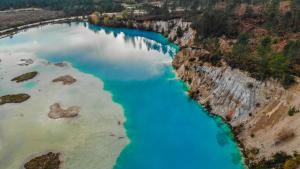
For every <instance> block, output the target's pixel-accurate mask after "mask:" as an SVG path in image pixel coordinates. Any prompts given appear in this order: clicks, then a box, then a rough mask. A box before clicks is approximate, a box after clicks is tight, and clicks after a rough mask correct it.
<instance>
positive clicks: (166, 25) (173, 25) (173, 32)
mask: <svg viewBox="0 0 300 169" xmlns="http://www.w3.org/2000/svg"><path fill="white" fill-rule="evenodd" d="M133 27H134V28H141V27H142V28H146V29H148V30H153V31H156V32H159V33H162V34H163V35H164V36H166V37H167V38H168V39H170V40H172V41H174V42H175V43H176V44H178V45H179V46H188V45H191V44H192V43H193V41H194V37H195V34H196V32H195V31H194V30H193V29H192V28H191V23H190V22H184V21H182V19H173V20H169V21H145V22H142V23H134V24H133ZM178 28H180V29H181V30H182V33H183V35H182V37H177V29H178Z"/></svg>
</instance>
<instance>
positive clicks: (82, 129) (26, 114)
mask: <svg viewBox="0 0 300 169" xmlns="http://www.w3.org/2000/svg"><path fill="white" fill-rule="evenodd" d="M24 56H26V57H24ZM0 59H1V62H0V78H1V84H0V95H1V96H2V95H6V94H12V93H14V94H15V93H27V94H29V95H30V96H31V98H30V99H29V100H28V101H25V102H23V103H20V104H5V105H2V106H0V112H1V113H0V168H1V169H16V168H20V167H21V166H22V164H23V163H24V162H26V161H25V160H28V158H30V157H31V156H32V155H34V154H40V153H44V152H48V151H55V152H61V153H62V154H63V156H64V159H63V168H64V169H82V168H85V169H94V168H95V167H96V168H107V169H109V168H113V166H114V164H115V162H116V159H117V157H118V156H119V154H120V152H121V151H122V149H123V148H124V147H125V146H126V145H127V144H128V142H129V140H128V138H127V136H126V132H125V129H124V126H123V123H124V121H125V117H124V113H123V112H124V111H123V108H122V107H121V106H120V105H118V104H116V103H114V102H113V100H112V96H111V94H110V93H108V92H107V91H104V89H103V82H102V81H100V80H99V79H98V78H96V77H94V76H92V75H88V74H84V73H82V72H79V71H78V70H76V69H74V68H73V67H72V66H71V65H70V64H67V66H64V67H60V66H56V65H54V64H53V63H50V62H47V61H45V60H41V59H39V58H37V57H35V56H34V55H33V54H31V53H13V52H3V51H0ZM21 59H32V60H34V63H33V64H31V65H29V66H19V65H18V64H19V63H20V60H21ZM30 71H38V72H39V74H38V76H37V77H35V78H34V79H32V80H30V81H28V82H23V83H19V84H18V83H15V82H11V81H10V80H11V79H12V78H14V77H16V76H18V75H21V74H23V73H26V72H30ZM63 75H71V76H73V77H74V78H76V80H77V81H76V82H75V83H74V84H72V85H63V84H61V83H53V82H52V80H53V79H55V78H57V77H59V76H63ZM28 83H33V84H34V85H27V84H28ZM28 86H30V87H28ZM56 102H58V103H61V104H62V105H64V106H67V107H68V106H74V105H76V106H79V107H80V109H81V111H80V113H79V116H78V117H75V118H70V119H56V120H54V119H50V118H49V117H48V116H47V114H48V112H49V106H50V105H52V104H53V103H56Z"/></svg>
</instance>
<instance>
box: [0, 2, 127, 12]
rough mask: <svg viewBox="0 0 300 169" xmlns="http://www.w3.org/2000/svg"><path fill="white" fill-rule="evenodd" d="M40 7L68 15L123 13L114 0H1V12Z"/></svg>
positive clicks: (119, 5)
mask: <svg viewBox="0 0 300 169" xmlns="http://www.w3.org/2000/svg"><path fill="white" fill-rule="evenodd" d="M26 7H39V8H47V9H51V10H63V11H65V12H66V13H68V14H86V13H90V12H92V11H105V12H110V11H121V10H122V9H123V8H122V6H121V4H120V3H119V2H115V1H112V0H98V1H95V0H1V1H0V10H7V9H17V8H26Z"/></svg>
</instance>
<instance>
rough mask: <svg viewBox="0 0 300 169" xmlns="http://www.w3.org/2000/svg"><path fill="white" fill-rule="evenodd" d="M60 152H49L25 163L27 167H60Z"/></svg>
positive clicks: (49, 168)
mask: <svg viewBox="0 0 300 169" xmlns="http://www.w3.org/2000/svg"><path fill="white" fill-rule="evenodd" d="M59 157H60V153H52V152H50V153H48V154H45V155H42V156H39V157H36V158H33V159H32V160H30V161H29V162H27V163H26V164H25V165H24V168H25V169H59V166H60V164H61V161H60V159H59Z"/></svg>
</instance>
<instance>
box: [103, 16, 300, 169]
mask: <svg viewBox="0 0 300 169" xmlns="http://www.w3.org/2000/svg"><path fill="white" fill-rule="evenodd" d="M102 24H104V25H106V26H125V27H129V28H135V29H143V30H151V31H156V32H160V33H162V34H163V35H164V36H166V37H168V38H169V39H170V40H171V41H173V42H175V43H177V44H178V45H179V46H180V47H181V51H180V52H179V53H178V54H177V55H176V57H175V58H174V60H173V66H174V68H175V69H176V71H177V74H178V77H179V78H181V79H182V80H184V81H186V82H187V84H188V85H189V86H190V91H189V94H190V95H191V97H193V98H194V99H195V100H197V101H198V102H199V103H201V104H203V105H205V106H206V107H207V108H208V109H209V110H210V112H211V113H213V114H216V115H219V116H221V117H223V118H224V120H226V121H227V122H228V123H229V124H231V125H232V126H233V128H234V131H235V134H236V137H237V139H238V140H239V142H240V143H241V146H242V148H243V150H244V154H245V157H246V162H249V166H251V163H252V164H253V165H259V164H254V163H256V162H257V161H260V160H262V159H264V158H266V159H272V156H274V155H275V154H276V153H279V152H285V153H287V154H293V153H294V152H295V151H297V152H300V145H299V144H300V141H299V140H300V137H299V135H300V130H299V129H300V113H295V114H294V115H293V116H289V113H288V112H289V111H291V108H292V107H294V106H295V108H296V109H299V107H298V106H299V105H300V90H299V89H300V84H299V82H298V80H297V79H296V81H297V82H296V83H295V84H294V85H293V86H291V87H290V88H289V89H287V90H286V89H284V88H283V87H282V86H281V85H280V83H278V82H276V81H275V80H267V81H264V82H262V81H258V80H256V79H254V78H252V77H250V75H249V74H248V73H247V72H244V71H240V70H238V69H232V68H231V67H230V66H228V65H227V64H226V63H225V62H224V61H221V64H219V65H217V66H216V65H212V64H211V63H210V62H209V61H208V60H209V59H207V58H208V57H209V52H208V51H206V50H205V49H203V48H201V47H199V46H197V45H194V38H195V35H196V32H195V31H194V30H193V29H192V28H191V24H190V23H188V22H183V21H182V20H181V19H175V20H170V21H143V22H136V21H121V22H120V21H119V22H118V23H117V25H114V24H116V23H113V24H112V23H111V22H107V23H102ZM178 29H179V30H178ZM181 31H182V33H180V32H181ZM178 33H180V35H179V34H178ZM221 40H222V41H224V40H223V39H221ZM222 46H223V47H226V41H225V43H223V45H222V44H221V48H222ZM263 163H264V162H263ZM271 163H273V162H271ZM274 163H276V160H274ZM250 168H253V167H250Z"/></svg>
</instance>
